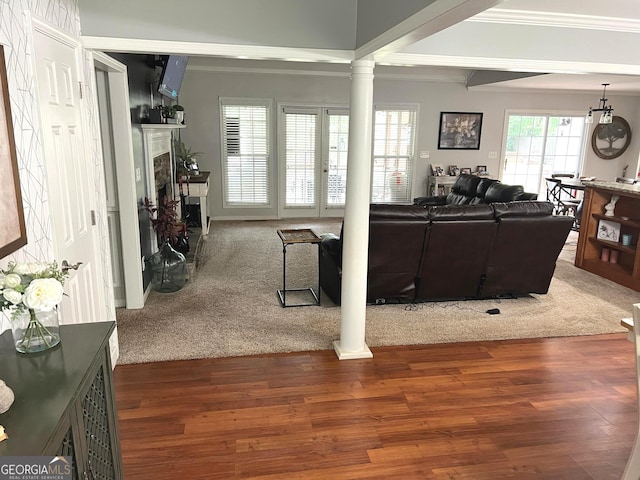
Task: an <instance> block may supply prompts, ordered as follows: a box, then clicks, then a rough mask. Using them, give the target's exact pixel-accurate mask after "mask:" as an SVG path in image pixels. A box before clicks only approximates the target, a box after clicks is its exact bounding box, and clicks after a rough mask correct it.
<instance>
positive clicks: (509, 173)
mask: <svg viewBox="0 0 640 480" xmlns="http://www.w3.org/2000/svg"><path fill="white" fill-rule="evenodd" d="M585 132H586V129H585V125H584V115H582V114H580V115H579V116H578V115H571V114H569V115H549V114H521V113H518V114H512V113H508V114H507V121H506V132H505V141H504V145H505V147H504V148H505V151H504V155H503V156H502V158H504V163H503V165H502V181H503V182H504V183H508V184H513V185H523V186H524V189H525V191H527V192H538V198H541V199H543V198H546V184H545V181H544V179H545V178H546V177H550V176H551V174H553V173H571V174H573V175H575V176H576V177H577V176H578V175H579V174H580V169H581V164H582V158H583V155H584V146H585Z"/></svg>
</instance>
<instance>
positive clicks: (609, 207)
mask: <svg viewBox="0 0 640 480" xmlns="http://www.w3.org/2000/svg"><path fill="white" fill-rule="evenodd" d="M619 199H620V197H619V196H618V195H611V201H610V202H609V203H607V204H606V205H605V206H604V215H605V217H613V215H614V213H613V210H614V209H615V208H616V202H617V201H618V200H619Z"/></svg>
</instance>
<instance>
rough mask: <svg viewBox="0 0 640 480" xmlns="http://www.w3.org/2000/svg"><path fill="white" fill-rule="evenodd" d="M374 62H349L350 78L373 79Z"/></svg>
mask: <svg viewBox="0 0 640 480" xmlns="http://www.w3.org/2000/svg"><path fill="white" fill-rule="evenodd" d="M375 66H376V62H374V61H373V60H362V59H360V60H353V61H352V62H351V78H353V77H354V75H355V76H365V75H371V77H372V78H373V69H374V67H375Z"/></svg>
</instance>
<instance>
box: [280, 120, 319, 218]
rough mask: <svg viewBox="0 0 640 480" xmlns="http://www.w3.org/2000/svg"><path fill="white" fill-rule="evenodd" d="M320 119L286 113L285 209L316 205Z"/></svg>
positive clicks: (313, 206) (314, 206)
mask: <svg viewBox="0 0 640 480" xmlns="http://www.w3.org/2000/svg"><path fill="white" fill-rule="evenodd" d="M317 118H318V116H317V115H316V114H315V113H313V114H310V113H285V208H291V207H294V208H316V207H317V202H316V198H317V197H316V185H317V182H316V169H317V155H318V153H317V152H318V148H317V143H318V140H317V138H316V136H317ZM309 213H310V214H312V213H311V212H309Z"/></svg>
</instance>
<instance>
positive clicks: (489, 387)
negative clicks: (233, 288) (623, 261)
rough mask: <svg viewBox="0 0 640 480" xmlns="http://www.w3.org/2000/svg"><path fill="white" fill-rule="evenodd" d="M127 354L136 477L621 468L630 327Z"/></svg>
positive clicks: (121, 395)
mask: <svg viewBox="0 0 640 480" xmlns="http://www.w3.org/2000/svg"><path fill="white" fill-rule="evenodd" d="M372 350H373V352H374V358H373V359H371V360H347V361H339V360H337V358H336V356H335V354H334V352H332V351H321V352H305V353H295V354H281V355H270V356H256V357H241V358H222V359H208V360H191V361H178V362H164V363H150V364H139V365H121V366H117V367H116V369H115V373H114V377H115V386H116V398H117V406H118V416H119V427H120V436H121V440H122V455H123V460H124V471H125V478H126V479H127V480H136V479H145V480H147V479H154V480H162V479H172V480H174V479H232V478H261V479H278V480H280V479H293V478H303V479H361V478H366V479H385V480H386V479H396V478H398V479H414V478H420V479H438V480H440V479H442V480H444V479H447V480H452V479H456V480H460V479H470V480H471V479H472V480H485V479H486V480H499V479H507V478H508V479H619V478H620V477H621V475H622V471H623V469H624V466H625V463H626V460H627V457H628V455H629V452H630V450H631V445H632V443H633V440H634V438H635V432H636V422H637V404H636V372H635V363H634V349H633V345H632V343H631V342H629V341H627V340H626V336H625V335H624V334H614V335H599V336H587V337H571V338H555V339H533V340H509V341H494V342H478V343H458V344H443V345H426V346H417V347H400V348H399V347H385V348H374V349H372Z"/></svg>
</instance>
